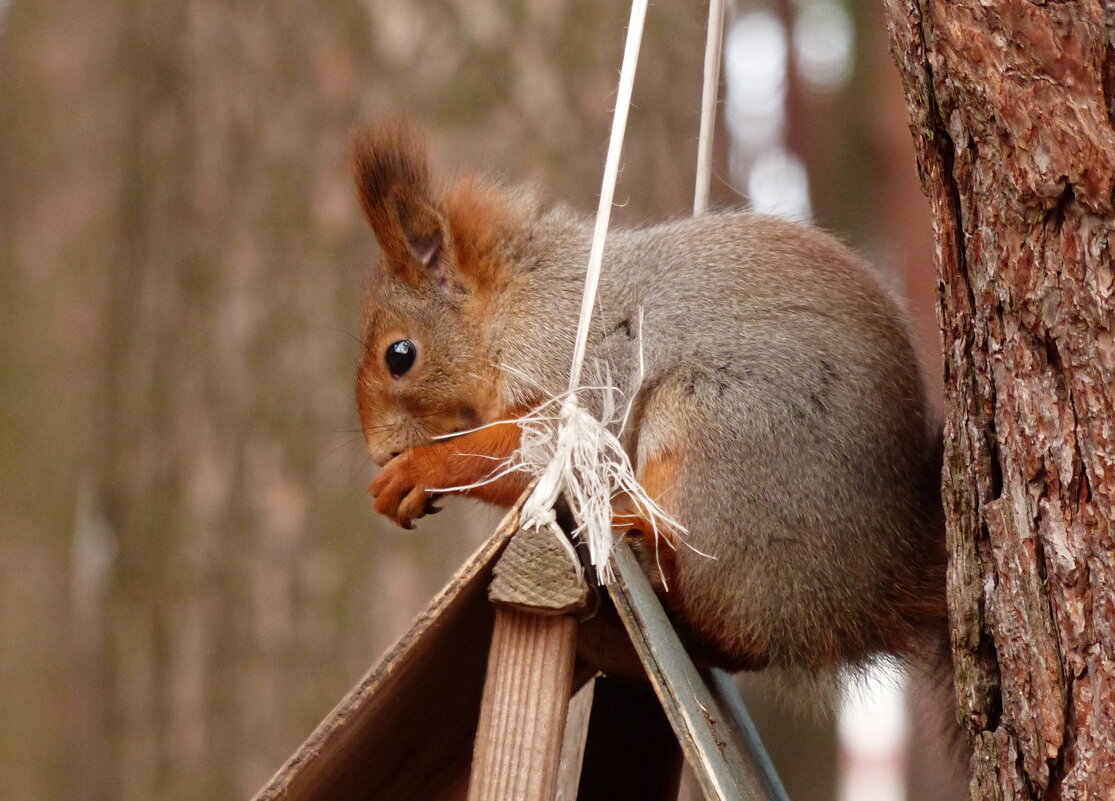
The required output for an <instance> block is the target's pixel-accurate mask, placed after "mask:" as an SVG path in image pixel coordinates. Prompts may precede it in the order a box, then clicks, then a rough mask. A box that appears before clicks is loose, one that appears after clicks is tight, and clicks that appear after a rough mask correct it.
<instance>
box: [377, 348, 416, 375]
mask: <svg viewBox="0 0 1115 801" xmlns="http://www.w3.org/2000/svg"><path fill="white" fill-rule="evenodd" d="M417 356H418V346H417V345H415V344H414V343H413V342H411V341H410V340H409V339H400V340H399V341H398V342H393V343H391V344H390V345H388V346H387V353H386V354H384V357H383V358H384V360H385V361H386V362H387V369H388V370H390V371H391V376H392V378H398V377H399V376H401V375H402V374H403V373H405V372H406V371H407V370H409V369H410V368H411V367H413V366H414V360H415V358H416V357H417Z"/></svg>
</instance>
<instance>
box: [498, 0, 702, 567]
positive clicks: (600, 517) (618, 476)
mask: <svg viewBox="0 0 1115 801" xmlns="http://www.w3.org/2000/svg"><path fill="white" fill-rule="evenodd" d="M647 1H648V0H634V1H633V3H632V6H631V20H630V24H629V26H628V31H627V43H626V45H625V48H624V55H623V65H622V67H621V69H620V79H619V88H618V90H617V96H616V107H615V115H614V117H613V120H612V131H611V138H610V140H609V143H608V155H607V159H606V160H605V165H604V178H603V182H602V186H601V190H600V204H599V206H598V207H597V213H596V225H595V227H594V229H593V237H592V244H591V247H590V250H589V261H588V267H587V270H586V274H585V286H584V294H583V295H582V298H581V314H580V318H579V319H578V324H577V337H576V341H575V344H574V350H573V359H572V367H571V369H570V374H569V389H568V391H567V392H566V393H565V394H564V396H563V397H562V398H560V399H554V402H559V401H560V404H561V405H560V411H559V412H558V423H557V434H556V439H554V440H551V439H550V438H549V437H546V436H542V437H536V436H533V435H532V434H531V431H532V429H531V426H530V424H529V423H528V421H527V420H524V421H523V428H524V441H523V447H522V448H521V449H520V453H519V460H520V463H522V464H530V463H531V462H536V460H537V455H538V453H539V452H540V451H539V448H540V447H541V449H542V450H543V451H545V452H547V453H548V459H547V460H546V461H545V464H544V467H541V469H539V468H538V467H537V466H536V467H535V469H534V470H532V471H531V472H535V474H537V475H539V480H538V483H537V484H536V485H535V488H534V490H533V492H532V493H531V495H530V497H529V498H527V500H526V502H525V503H524V505H523V509H522V515H521V519H522V521H523V522H522V525H523V526H524V527H534V528H539V529H541V528H547V529H549V530H550V531H551V532H552V533H553V534H554V535H555V536H556V537H557V539H558V540H559V541H560V542H561V543H562V544H563V545H564V546H565V547H567V548H569V549H572V545H570V544H569V541H568V540H567V539H566V538H565V537H564V535H562V532H561V531H560V529H559V528H558V526H557V523H556V515H555V512H554V504H555V503H556V502H557V499H558V497H559V496H561V495H562V494H563V493H564V494H565V497H566V499H567V501H568V503H569V506H570V509H571V511H572V513H573V516H574V518H575V519H576V522H577V525H578V529H577V532H576V533H577V534H578V535H579V536H580V537H581V539H582V541H584V542H585V543H586V544H587V546H588V551H589V561H590V562H591V563H592V565H593V566H594V567H595V569H596V573H597V579H598V581H600V582H601V583H606V582H608V581H610V580H611V566H610V564H609V561H608V558H609V556H610V554H611V549H612V543H613V535H612V502H613V498H614V497H615V496H616V495H619V496H624V497H626V498H627V499H628V501H629V502H630V504H631V505H632V506H633V507H634V509H635V510H636V511H637V512H638V514H639V516H641V517H642V518H643V519H645V520H647V521H649V523H650V525H651V526H652V528H653V529H654V530H653V531H652V532H646V533H647V534H653V536H654V537H655V539H656V541H659V537H658V534H659V531H660V529H667V530H669V531H670V532H671V533H672V534H673V535H674V536H675V537H681V536H683V535H684V534H685V529H684V527H683V526H682V525H681V524H680V523H679V522H678V521H676V520H674V519H673V518H672V517H670V515H669V514H668V513H667V512H666V511H665V510H664V509H662V508H661V507H660V506H659V505H658V504H657V503H655V501H654V499H652V498H651V497H650V496H649V495H647V493H646V491H645V490H644V489H643V487H642V486H640V484H639V482H638V481H637V479H636V478H635V473H634V470H633V469H632V466H631V463H630V459H629V458H628V455H627V452H626V450H625V449H624V447H623V445H622V443H621V442H620V439H619V437H618V436H617V435H616V434H615V433H613V432H612V431H610V430H609V427H608V426H609V424H619V429H620V433H621V434H622V430H623V425H624V424H625V423H626V420H627V417H628V413H629V412H630V408H631V403H632V401H633V399H634V394H632V396H631V397H629V398H628V399H627V409H626V410H625V411H624V412H623V413H622V414H620V413H619V412H618V411H617V407H618V405H619V404H617V403H616V396H617V395H619V394H620V393H619V392H618V390H615V389H614V388H611V384H610V382H609V381H605V382H604V384H605V388H604V389H603V390H601V391H602V392H603V398H602V404H601V406H602V408H603V410H604V411H603V413H602V416H601V417H602V419H601V420H597V419H596V418H594V417H592V415H590V414H589V413H588V412H587V411H586V410H585V409H584V408H582V407H581V405H580V404H579V402H578V397H577V396H578V394H579V393H580V392H581V391H582V390H583V389H584V387H582V385H581V376H582V373H583V371H584V361H585V352H586V349H587V344H588V335H589V328H590V324H591V322H592V312H593V307H594V305H595V302H596V294H597V288H598V286H599V284H600V273H601V267H602V264H603V259H604V241H605V238H606V237H607V233H608V224H609V221H610V219H611V211H612V202H613V198H614V196H615V186H616V180H617V176H618V175H619V163H620V155H621V153H622V150H623V138H624V133H625V131H626V129H627V116H628V111H629V109H630V106H631V95H632V90H633V87H634V83H635V68H636V65H637V63H638V58H639V49H640V45H641V43H642V36H643V27H644V23H645V20H646V10H647ZM710 3H711V4H710V9H709V14H710V17H709V34H708V37H709V41H708V44H707V46H706V52H705V88H704V92H703V99H702V123H701V136H700V141H701V149H700V153H701V154H703V155H699V157H698V159H699V161H701V160H702V159H703V161H702V165H703V166H702V167H700V168H699V170H698V188H697V190H696V199H695V201H694V208H695V213H697V212H698V211H700V210H703V208H704V206H705V205H707V196H708V185H709V183H710V177H709V176H710V174H711V148H712V128H713V124H714V120H715V110H716V85H717V83H718V81H719V61H720V55H719V53H720V39H721V34H722V27H723V22H722V21H723V5H722V0H710ZM714 28H715V30H714ZM702 175H704V177H703V178H702V177H701V176H702ZM702 185H703V189H702V188H701V187H702ZM702 198H705V199H706V200H702ZM698 203H700V207H699V208H698V205H697V204H698ZM639 334H640V341H641V335H642V320H641V315H640V331H639ZM639 367H640V373H639V375H638V376H637V378H638V379H639V380H638V381H637V382H636V383H637V384H638V383H641V379H642V373H641V370H642V355H641V352H640V357H639ZM598 389H599V388H598ZM636 389H637V388H636ZM530 443H533V444H530Z"/></svg>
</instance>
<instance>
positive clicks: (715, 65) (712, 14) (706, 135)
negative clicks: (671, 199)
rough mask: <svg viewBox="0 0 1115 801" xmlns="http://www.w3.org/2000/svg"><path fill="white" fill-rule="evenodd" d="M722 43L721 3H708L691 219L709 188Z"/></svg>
mask: <svg viewBox="0 0 1115 801" xmlns="http://www.w3.org/2000/svg"><path fill="white" fill-rule="evenodd" d="M723 40H724V0H709V5H708V36H707V38H706V39H705V78H704V81H705V83H704V88H703V89H702V92H701V133H700V136H699V138H698V139H697V185H696V187H695V188H694V191H693V216H694V217H696V216H697V215H699V214H704V213H705V211H706V210H707V209H708V196H709V188H710V187H711V186H712V137H713V133H714V131H715V130H716V94H717V90H718V89H719V88H720V48H721V46H722V42H723Z"/></svg>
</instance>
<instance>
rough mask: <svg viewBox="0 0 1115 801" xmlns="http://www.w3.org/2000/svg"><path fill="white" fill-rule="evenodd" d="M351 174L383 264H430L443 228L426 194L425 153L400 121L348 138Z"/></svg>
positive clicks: (428, 178)
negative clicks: (382, 252) (383, 255)
mask: <svg viewBox="0 0 1115 801" xmlns="http://www.w3.org/2000/svg"><path fill="white" fill-rule="evenodd" d="M352 174H353V179H354V181H355V182H356V191H357V194H358V196H359V198H360V205H361V207H362V208H363V209H364V216H365V217H367V218H368V222H369V223H370V224H371V226H372V230H373V231H375V234H376V238H377V239H378V240H379V244H380V246H381V247H382V248H383V251H384V253H385V254H386V255H387V257H388V259H389V260H390V261H391V262H393V263H394V264H395V265H396V266H398V267H400V268H402V267H405V266H406V265H407V264H408V263H409V262H411V261H416V262H418V263H419V264H420V265H422V266H424V267H428V266H430V265H431V263H432V262H433V260H434V258H435V257H436V255H437V252H438V250H439V249H440V248H441V247H442V245H444V244H445V223H444V220H443V219H442V217H441V215H440V214H439V213H438V211H437V209H436V207H435V205H434V201H433V198H432V196H431V192H430V177H429V170H428V168H427V164H426V148H425V146H424V145H423V144H422V142H421V140H420V139H419V138H418V137H417V136H416V135H415V134H414V132H413V131H412V130H411V129H410V128H409V127H408V126H407V125H406V124H405V123H404V122H402V121H401V120H391V121H389V122H386V123H383V124H380V125H378V126H375V127H372V128H369V129H368V130H366V131H363V132H362V133H359V134H357V135H356V136H354V137H353V146H352Z"/></svg>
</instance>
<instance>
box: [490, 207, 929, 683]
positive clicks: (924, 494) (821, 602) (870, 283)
mask: <svg viewBox="0 0 1115 801" xmlns="http://www.w3.org/2000/svg"><path fill="white" fill-rule="evenodd" d="M568 224H569V223H568V221H567V225H568ZM533 236H534V242H535V244H536V245H540V246H545V237H544V236H541V237H540V236H539V234H538V232H537V231H535V232H534V234H533ZM561 236H562V238H563V242H564V244H563V246H562V247H560V248H556V249H555V250H556V252H555V251H551V253H550V257H549V258H540V259H538V260H537V261H535V262H532V263H534V264H535V265H536V267H535V269H534V270H531V271H529V272H527V273H526V274H525V275H524V280H525V283H526V285H527V286H529V288H528V289H526V290H525V291H524V294H523V296H522V297H523V298H526V297H531V298H533V299H534V301H533V303H531V302H527V301H526V300H525V299H523V300H512V301H511V309H512V310H514V312H515V316H516V317H517V318H518V320H517V322H516V323H515V325H514V328H515V329H516V330H515V333H514V337H513V338H514V339H515V340H517V341H519V342H523V341H530V342H533V343H539V344H540V345H541V346H542V350H543V351H545V352H546V353H548V358H547V356H545V355H543V354H540V353H530V354H529V355H528V357H527V358H526V359H524V360H522V361H520V360H519V359H518V358H517V356H519V355H521V354H524V353H526V352H527V350H529V349H527V350H524V349H517V348H514V346H512V345H510V344H508V346H507V349H506V350H505V351H504V356H503V358H504V359H505V360H506V361H507V362H508V364H509V366H510V367H512V370H511V371H510V372H511V373H512V374H515V375H530V376H531V379H530V380H531V382H533V383H534V384H535V385H536V386H537V385H548V384H549V381H548V380H549V379H553V380H554V381H555V384H554V385H553V388H554V391H560V389H561V387H562V382H563V381H564V379H565V375H566V372H567V369H568V366H567V365H568V362H567V361H566V358H565V354H567V353H568V352H570V349H571V341H572V340H571V337H572V328H571V326H572V325H573V323H574V322H575V320H576V304H579V302H580V284H581V282H582V281H583V271H584V263H585V259H586V258H587V248H588V236H589V232H588V230H587V225H583V224H582V226H581V228H580V232H579V234H578V235H572V236H571V234H570V230H569V229H561ZM608 242H609V244H608V246H607V247H606V249H605V264H604V273H603V275H602V279H601V288H600V296H599V300H598V311H597V313H596V320H595V324H594V328H593V336H592V344H591V347H590V350H589V358H590V360H591V359H592V358H593V357H594V356H595V357H596V358H598V359H599V360H601V361H603V362H605V363H607V365H608V368H609V369H608V374H609V375H611V376H612V377H613V379H614V380H616V381H617V383H618V384H619V385H620V387H621V388H622V389H623V390H625V391H628V392H635V393H637V395H636V401H635V404H634V409H635V412H636V413H635V414H634V416H633V417H632V420H631V431H630V442H631V452H632V456H633V460H634V462H635V465H636V470H637V472H639V473H640V474H641V475H647V474H653V475H654V476H658V477H659V478H656V479H655V480H654V481H653V482H652V483H655V482H657V483H659V484H661V485H662V486H663V488H664V489H667V490H668V492H667V493H666V496H667V497H666V499H665V500H666V502H667V505H668V506H669V508H670V510H671V511H673V512H674V513H676V514H677V516H678V518H679V519H680V520H681V522H682V523H683V524H684V525H685V526H686V528H687V530H688V536H687V537H686V540H685V543H687V544H688V545H689V546H692V547H691V548H689V547H687V546H686V544H680V545H679V550H678V551H677V553H676V557H675V558H674V559H673V563H674V564H673V568H674V572H675V575H674V576H673V579H674V582H673V584H672V585H670V587H669V591H668V592H667V593H666V594H665V596H664V597H665V599H666V600H667V602H668V603H669V604H670V605H672V606H673V608H674V610H675V612H676V613H677V614H678V615H679V616H681V618H683V619H684V621H685V622H686V623H687V624H688V627H689V628H690V630H691V633H692V640H693V642H694V644H695V645H697V646H699V647H702V648H704V649H705V650H706V651H708V652H709V653H710V654H711V655H712V656H713V658H714V659H715V660H716V661H719V662H727V663H729V664H733V665H736V666H741V667H742V666H753V667H757V666H761V665H764V664H768V663H779V664H793V665H801V664H806V665H809V666H812V667H830V666H832V665H835V664H838V663H844V662H849V661H858V660H860V659H862V658H864V657H865V656H868V655H869V654H871V653H876V652H882V651H890V652H903V653H910V652H913V651H915V650H917V647H918V643H919V641H921V640H922V639H924V636H925V633H926V630H927V629H929V628H936V627H939V626H940V625H942V624H943V615H944V596H943V593H944V583H943V566H944V549H943V543H942V541H941V530H940V520H939V516H938V507H939V500H938V496H937V486H938V471H939V457H938V456H937V455H936V454H937V448H936V441H937V437H938V432H937V430H936V429H935V426H934V425H933V423H932V422H931V420H930V412H929V408H928V404H927V401H926V397H925V388H924V386H923V378H922V375H921V371H920V369H919V366H918V362H917V358H916V355H915V352H914V349H913V347H912V344H911V340H910V332H909V325H908V322H907V320H906V316H905V313H904V311H903V310H902V308H901V306H900V304H899V303H898V302H897V301H896V299H895V298H894V297H893V296H892V294H891V293H890V292H889V291H888V290H887V289H886V288H885V287H884V285H883V284H882V282H881V281H880V279H879V278H878V276H876V275H875V273H874V271H873V270H872V269H871V268H870V267H869V266H868V265H867V264H866V263H864V262H863V261H862V260H861V259H859V258H858V257H857V256H856V255H855V254H854V253H853V252H852V251H850V250H849V249H848V248H846V247H845V246H843V245H842V244H840V243H839V242H837V241H836V240H835V239H834V238H832V237H830V236H828V235H827V234H824V233H823V232H820V231H817V230H815V229H811V228H807V227H805V226H801V225H798V224H795V223H791V222H787V221H783V220H779V219H775V218H770V217H765V216H761V215H755V214H748V213H725V214H716V215H709V216H705V217H700V218H694V219H687V220H681V221H677V222H672V223H667V224H663V225H658V226H654V227H651V228H647V229H641V230H632V231H616V232H613V233H611V234H610V235H609V240H608ZM559 255H560V257H557V256H559ZM543 287H544V288H543ZM567 344H569V348H567V347H566V345H567ZM640 355H641V360H642V363H643V364H644V365H645V374H644V376H643V379H642V383H641V385H640V386H639V387H634V386H630V385H629V384H627V385H625V384H624V380H625V379H626V378H627V377H629V376H631V375H633V374H634V369H635V365H636V364H638V363H639V361H640ZM547 371H549V374H545V373H546V372H547ZM664 472H665V473H666V474H667V475H668V478H666V479H663V478H661V476H662V474H663V473H664ZM645 483H647V482H646V481H644V484H645ZM698 552H701V553H704V554H708V555H709V556H711V557H712V558H709V557H706V556H702V555H700V553H698Z"/></svg>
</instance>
